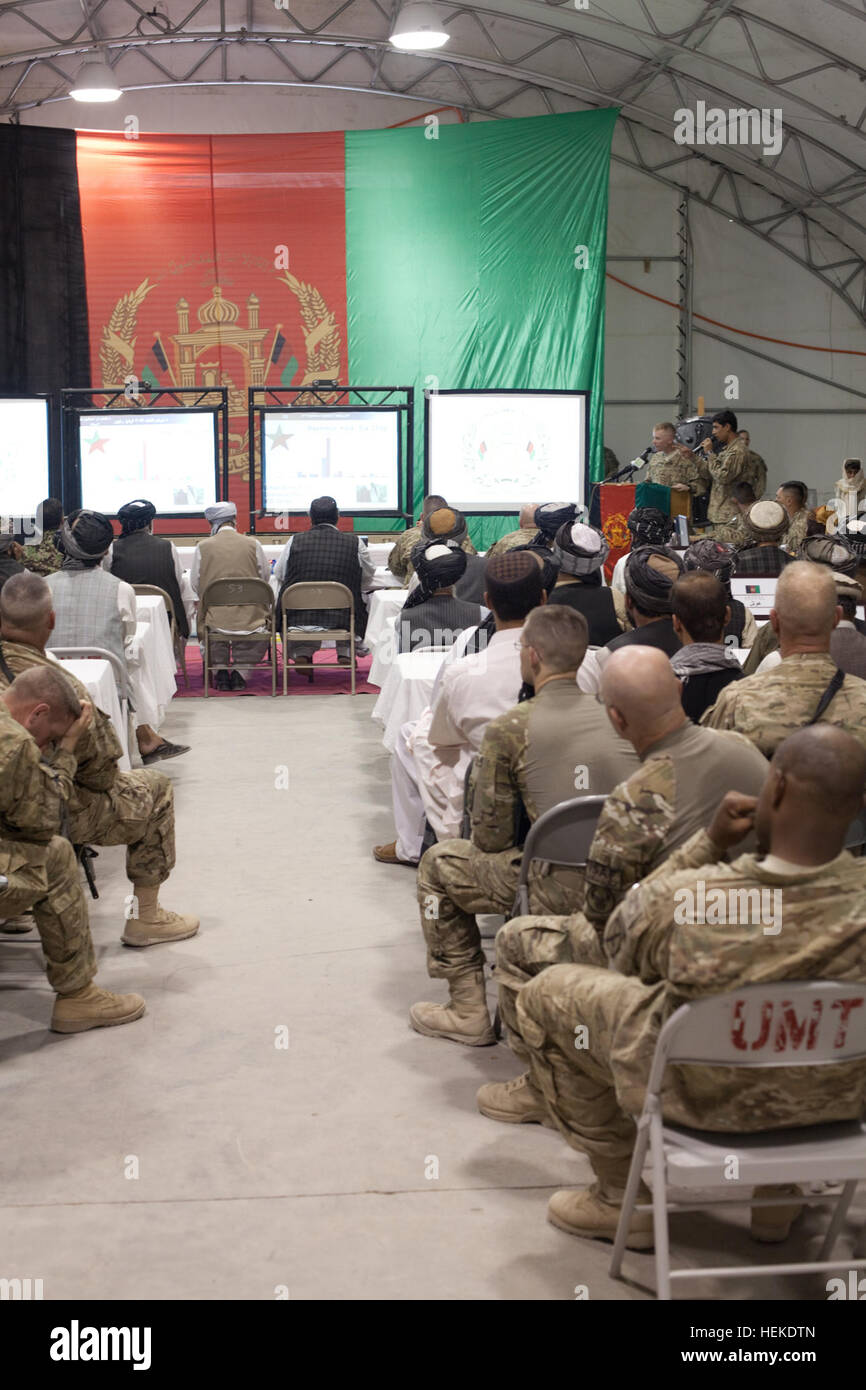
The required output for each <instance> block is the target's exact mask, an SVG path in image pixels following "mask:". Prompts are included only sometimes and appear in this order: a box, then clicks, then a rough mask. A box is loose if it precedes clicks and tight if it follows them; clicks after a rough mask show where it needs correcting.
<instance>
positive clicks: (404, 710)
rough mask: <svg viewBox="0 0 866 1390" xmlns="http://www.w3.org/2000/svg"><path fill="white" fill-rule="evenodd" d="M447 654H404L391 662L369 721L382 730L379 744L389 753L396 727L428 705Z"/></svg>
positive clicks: (393, 742) (397, 730) (394, 738)
mask: <svg viewBox="0 0 866 1390" xmlns="http://www.w3.org/2000/svg"><path fill="white" fill-rule="evenodd" d="M446 656H447V652H405V653H404V654H403V655H401V656H398V657H396V658H395V660H394V661H393V663H392V665H391V668H390V670H389V672H388V675H387V678H386V680H385V684H384V685H383V686H382V690H381V693H380V695H379V698H378V700H377V701H376V703H375V705H374V706H373V714H372V718H373V719H377V720H379V722H380V723H381V724H383V725H384V726H385V732H384V734H383V736H382V742H383V743H384V745H385V747H386V748H387V750H388V752H389V753H393V751H394V748H395V745H396V742H397V734H398V732H399V730H400V725H401V724H405V722H406V721H407V720H411V719H417V718H418V717H419V715H420V714H421V712H422V711H423V710H424V709H425V708H426V707H427V705H429V703H430V696H431V695H432V693H433V682H434V681H435V679H436V674H437V672H438V670H439V667H440V666H441V665H442V662H443V661H444V660H445V657H446Z"/></svg>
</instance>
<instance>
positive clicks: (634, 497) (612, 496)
mask: <svg viewBox="0 0 866 1390" xmlns="http://www.w3.org/2000/svg"><path fill="white" fill-rule="evenodd" d="M683 496H684V494H683V493H676V492H674V493H672V492H671V489H670V488H669V487H662V486H661V485H660V484H659V483H637V484H635V483H602V484H601V485H600V487H598V488H597V489H596V493H595V497H594V498H593V501H592V505H591V507H590V514H589V520H590V524H591V525H593V526H597V527H598V528H599V529H600V530H601V531H603V533H604V535H605V537H606V539H607V542H608V545H609V546H610V552H609V554H608V557H607V559H606V560H605V562H604V573H605V577H606V579H607V581H608V583H610V580H611V578H612V576H613V571H614V566H615V565H616V562H617V560H619V559H621V557H622V556H623V555H627V554H628V552H629V550H630V549H631V532H630V531H629V529H628V515H629V512H631V511H634V509H635V507H658V509H659V511H660V512H663V513H664V515H665V516H675V515H678V514H679V512H680V510H682V507H681V506H677V510H676V512H674V511H672V508H671V502H672V499H673V498H680V497H683Z"/></svg>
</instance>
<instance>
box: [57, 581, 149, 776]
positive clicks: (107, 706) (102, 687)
mask: <svg viewBox="0 0 866 1390" xmlns="http://www.w3.org/2000/svg"><path fill="white" fill-rule="evenodd" d="M160 602H162V600H161V599H160ZM58 664H59V665H60V666H62V667H63V668H64V670H66V671H69V673H70V675H73V676H76V677H77V679H78V680H80V681H81V684H82V685H83V686H85V687H86V689H87V692H88V694H89V696H90V698H91V700H92V701H93V703H94V705H96V708H97V709H101V710H102V712H103V714H107V715H108V717H109V719H110V720H111V722H112V724H113V725H114V729H115V732H116V734H117V737H118V738H119V739H120V743H121V747H122V748H123V757H122V758H121V760H120V762H119V763H118V764H117V765H118V767H119V768H120V770H121V772H129V771H130V768H131V764H130V761H129V735H128V732H127V727H126V720H125V719H124V718H123V716H122V714H121V710H120V701H119V699H118V698H117V686H116V685H115V683H114V670H113V668H112V667H111V666H110V665H109V664H108V662H107V661H99V660H97V658H95V657H94V658H93V659H92V660H88V659H86V658H85V659H84V660H81V661H73V660H67V659H65V658H64V659H63V660H62V661H60V662H59V663H58Z"/></svg>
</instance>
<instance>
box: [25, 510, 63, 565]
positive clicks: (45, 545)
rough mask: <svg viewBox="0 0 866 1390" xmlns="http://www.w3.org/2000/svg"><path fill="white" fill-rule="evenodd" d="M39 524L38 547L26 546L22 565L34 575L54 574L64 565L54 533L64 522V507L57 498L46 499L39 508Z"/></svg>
mask: <svg viewBox="0 0 866 1390" xmlns="http://www.w3.org/2000/svg"><path fill="white" fill-rule="evenodd" d="M36 519H37V522H38V524H39V527H40V529H41V531H42V539H41V541H40V542H39V544H38V545H25V546H24V553H23V554H22V556H21V563H22V565H23V566H24V568H25V569H28V570H30V571H31V573H32V574H41V575H43V576H45V575H46V574H54V572H55V570H59V569H60V566H61V565H62V564H63V556H62V555H61V553H60V551H59V550H58V549H57V546H56V545H55V544H54V533H55V531H56V530H57V529H58V527H59V526H60V523H61V522H62V520H63V507H62V505H61V503H60V502H58V500H57V498H56V497H46V499H45V501H44V502H40V504H39V506H38V508H37V517H36Z"/></svg>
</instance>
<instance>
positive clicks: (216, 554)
mask: <svg viewBox="0 0 866 1390" xmlns="http://www.w3.org/2000/svg"><path fill="white" fill-rule="evenodd" d="M204 515H205V521H209V522H210V535H209V536H208V537H206V539H205V540H203V541H199V543H198V545H197V546H196V551H195V554H194V555H193V557H192V566H191V568H190V575H189V580H190V584H191V585H192V588H193V591H194V593H195V594H196V596H197V597H198V598H199V599H201V598H202V596H203V595H204V593H205V591H206V590H207V587H208V585H209V584H212V583H213V581H214V580H215V579H264V580H265V582H266V583H267V581H268V580H269V579H270V568H269V566H268V562H267V560H266V559H265V552H264V551H263V550H262V547H261V546H260V545H259V543H258V541H257V540H255V539H254V537H253V536H241V535H239V534H238V531H237V529H236V528H237V516H238V509H237V507H236V506H235V504H234V502H216V503H214V505H213V506H212V507H205V512H204ZM199 612H201V610H199ZM266 616H267V615H266V613H265V610H264V608H260V607H257V606H256V605H253V604H246V605H244V606H237V607H232V608H222V607H218V608H211V609H210V611H209V613H208V616H207V620H206V621H207V622H208V624H209V626H211V627H214V628H221V629H222V630H223V631H227V632H232V633H236V634H237V635H238V637H246V636H249V635H251V634H252V633H258V632H259V631H260V630H261V627H262V624H263V623H264V622H265V621H266ZM199 636H200V637H201V636H203V633H202V632H199ZM268 645H269V644H268V641H267V639H265V640H262V638H261V637H259V638H258V640H257V641H248V642H236V641H231V642H229V641H221V642H211V644H210V651H211V659H212V661H213V665H214V668H215V672H216V678H215V682H214V684H215V686H216V689H217V690H243V688H244V686H245V685H246V681H245V680H244V678H243V676H242V675H241V673H240V671H238V670H233V671H232V672H231V675H229V671H228V665H229V648H231V657H232V659H233V660H234V661H236V662H239V663H240V664H241V665H245V666H246V665H249V666H252V665H254V664H255V663H256V662H257V661H261V659H262V657H263V656H265V655H266V653H267V651H268Z"/></svg>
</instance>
